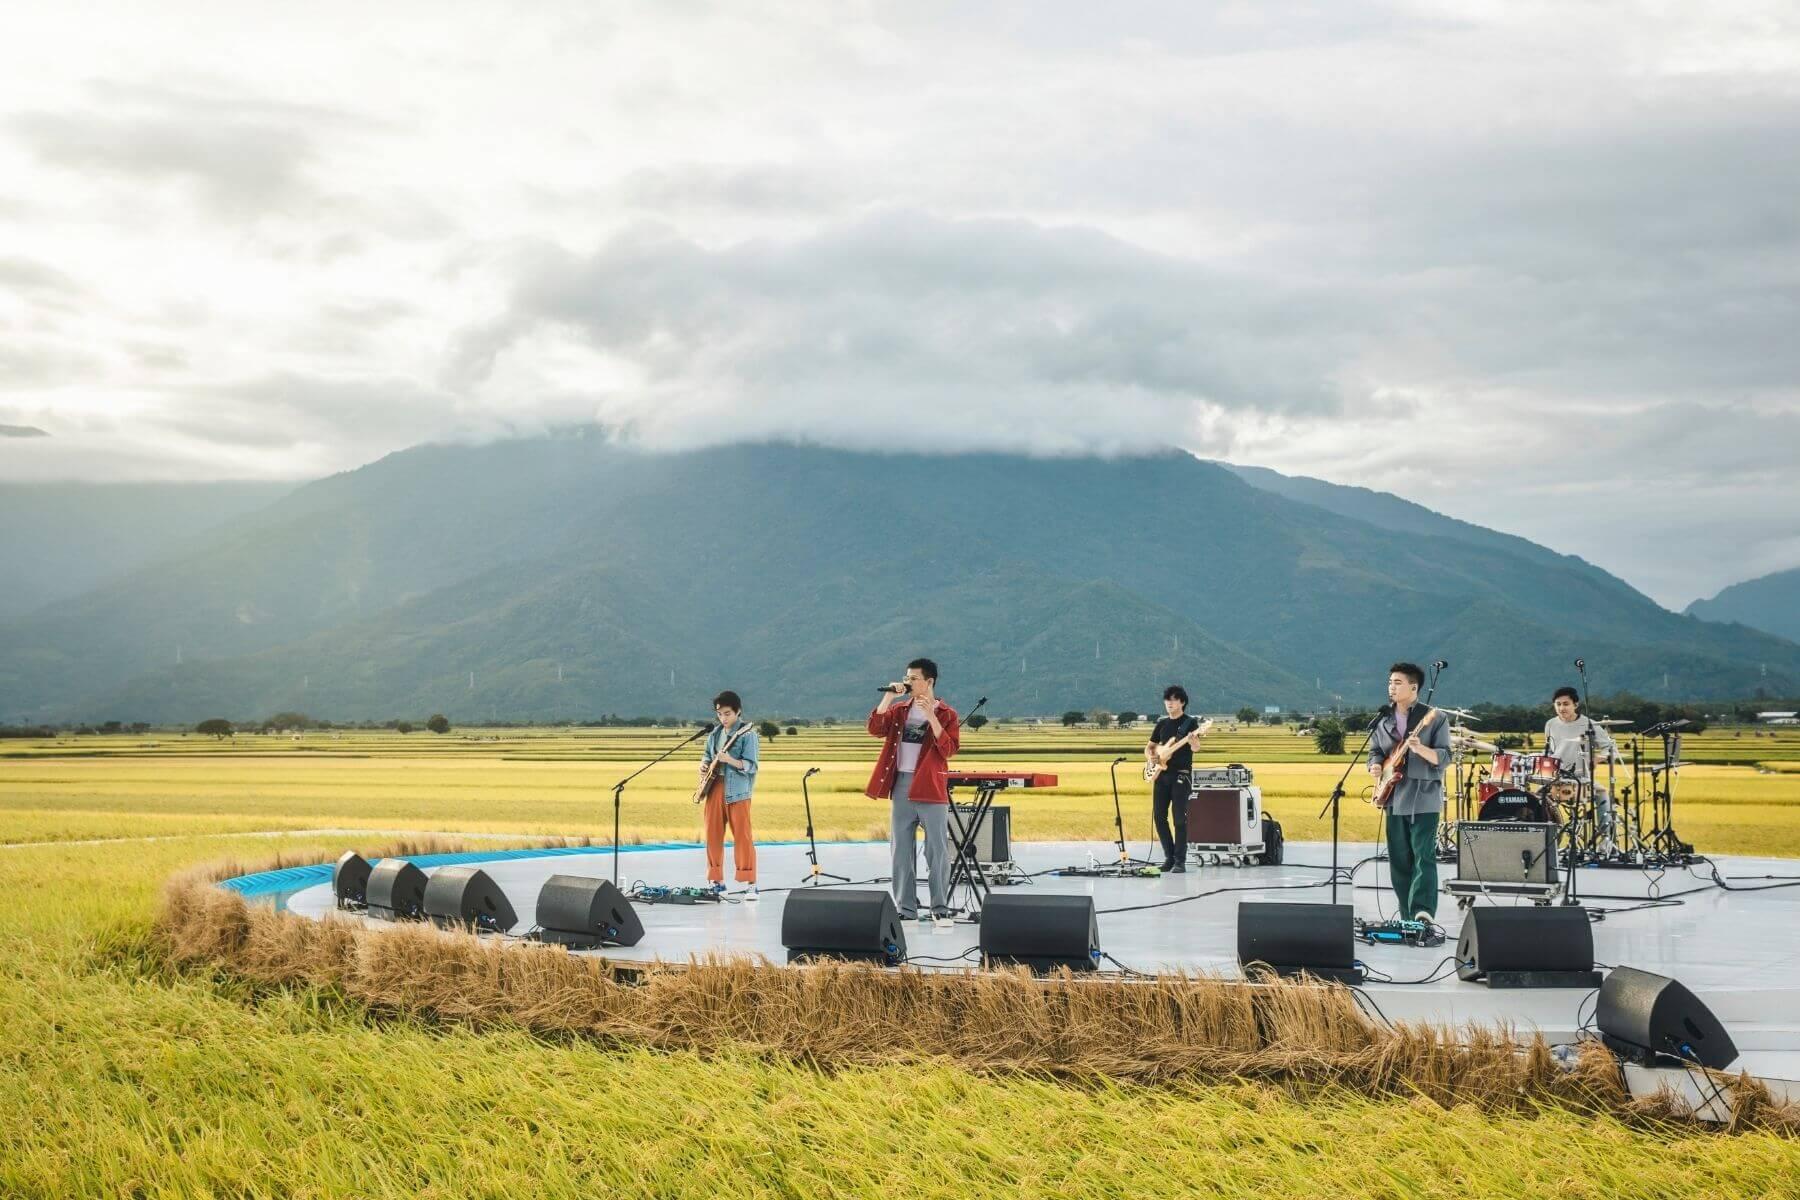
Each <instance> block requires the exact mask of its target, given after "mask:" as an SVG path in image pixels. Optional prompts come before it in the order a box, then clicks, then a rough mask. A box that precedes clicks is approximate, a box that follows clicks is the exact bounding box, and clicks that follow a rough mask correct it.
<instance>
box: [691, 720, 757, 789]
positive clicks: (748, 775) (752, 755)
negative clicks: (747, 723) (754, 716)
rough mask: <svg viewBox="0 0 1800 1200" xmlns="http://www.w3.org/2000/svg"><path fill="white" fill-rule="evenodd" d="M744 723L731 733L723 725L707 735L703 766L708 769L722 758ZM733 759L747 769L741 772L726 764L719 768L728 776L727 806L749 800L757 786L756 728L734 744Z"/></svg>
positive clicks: (740, 722)
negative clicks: (722, 749) (722, 748)
mask: <svg viewBox="0 0 1800 1200" xmlns="http://www.w3.org/2000/svg"><path fill="white" fill-rule="evenodd" d="M743 723H744V721H743V718H742V717H739V718H738V724H737V725H733V726H732V727H731V729H730V730H729V731H727V730H725V729H724V728H723V727H722V726H714V728H713V731H712V732H711V733H709V734H707V735H706V749H705V750H703V751H702V752H701V755H700V764H701V766H703V767H704V766H705V765H706V764H707V763H710V762H711V761H712V760H713V759H714V758H716V757H717V756H718V753H719V747H720V746H721V745H723V744H724V743H725V742H726V741H727V740H728V739H729V738H730V737H731V735H732V734H733V733H737V731H738V726H739V725H742V724H743ZM731 757H733V758H736V759H740V760H742V762H743V764H744V769H743V770H741V771H740V770H738V769H737V768H736V767H734V766H732V765H731V764H730V763H725V764H723V765H722V766H720V768H719V774H720V775H723V776H724V777H725V803H727V804H735V803H737V802H738V801H739V800H748V799H749V798H750V789H751V788H752V787H754V786H755V785H756V764H757V742H756V730H755V729H751V730H749V731H748V732H746V733H744V734H742V735H741V736H740V737H739V738H738V740H737V741H735V742H733V743H732V745H731Z"/></svg>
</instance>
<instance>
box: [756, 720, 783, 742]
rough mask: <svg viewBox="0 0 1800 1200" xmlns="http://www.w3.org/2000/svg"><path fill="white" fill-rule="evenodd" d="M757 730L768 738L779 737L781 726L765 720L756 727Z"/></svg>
mask: <svg viewBox="0 0 1800 1200" xmlns="http://www.w3.org/2000/svg"><path fill="white" fill-rule="evenodd" d="M756 732H758V733H760V734H762V735H763V736H764V737H766V738H772V737H778V736H780V734H781V726H779V725H777V724H776V723H775V722H773V721H764V722H762V723H761V724H760V725H758V726H757V727H756Z"/></svg>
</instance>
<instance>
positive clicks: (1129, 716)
mask: <svg viewBox="0 0 1800 1200" xmlns="http://www.w3.org/2000/svg"><path fill="white" fill-rule="evenodd" d="M1137 721H1138V714H1137V713H1134V712H1132V711H1131V710H1130V709H1129V708H1128V709H1126V710H1125V711H1124V712H1122V713H1120V714H1119V726H1120V728H1124V727H1125V726H1127V725H1136V724H1137Z"/></svg>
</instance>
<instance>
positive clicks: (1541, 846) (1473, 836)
mask: <svg viewBox="0 0 1800 1200" xmlns="http://www.w3.org/2000/svg"><path fill="white" fill-rule="evenodd" d="M1559 828H1560V826H1556V825H1551V824H1545V823H1540V822H1536V821H1460V822H1458V823H1457V826H1456V877H1457V879H1458V880H1460V881H1462V882H1463V883H1473V884H1477V885H1484V886H1491V887H1496V888H1502V889H1503V888H1505V887H1508V886H1510V885H1513V884H1521V883H1523V884H1533V885H1536V886H1540V887H1549V886H1553V885H1554V884H1555V883H1556V881H1557V870H1556V835H1557V831H1558V829H1559Z"/></svg>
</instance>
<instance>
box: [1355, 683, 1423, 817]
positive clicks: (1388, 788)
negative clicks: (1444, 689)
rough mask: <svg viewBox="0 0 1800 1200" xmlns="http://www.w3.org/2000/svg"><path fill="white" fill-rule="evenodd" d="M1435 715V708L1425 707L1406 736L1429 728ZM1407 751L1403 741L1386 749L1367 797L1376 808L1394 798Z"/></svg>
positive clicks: (1403, 776)
mask: <svg viewBox="0 0 1800 1200" xmlns="http://www.w3.org/2000/svg"><path fill="white" fill-rule="evenodd" d="M1437 715H1438V710H1437V709H1435V708H1431V709H1427V710H1426V711H1425V715H1424V716H1422V717H1420V718H1419V723H1418V724H1417V725H1415V726H1413V727H1412V728H1411V729H1409V730H1407V731H1406V732H1407V735H1408V737H1416V736H1418V735H1419V734H1421V733H1424V732H1425V731H1426V730H1427V729H1429V728H1431V723H1432V722H1433V721H1435V720H1437ZM1408 753H1409V751H1408V750H1407V749H1406V742H1404V741H1402V742H1401V743H1400V744H1399V745H1398V746H1395V747H1394V748H1393V749H1392V750H1390V751H1388V756H1387V758H1386V759H1385V760H1384V761H1383V762H1382V764H1381V774H1380V775H1379V776H1378V777H1377V778H1376V780H1375V790H1374V791H1373V792H1371V793H1370V794H1369V797H1368V800H1369V803H1370V804H1373V805H1374V806H1375V807H1376V808H1386V807H1387V806H1388V801H1390V800H1392V799H1393V798H1394V789H1395V788H1397V787H1399V786H1400V781H1401V780H1402V779H1405V778H1406V756H1407V754H1408Z"/></svg>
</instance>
